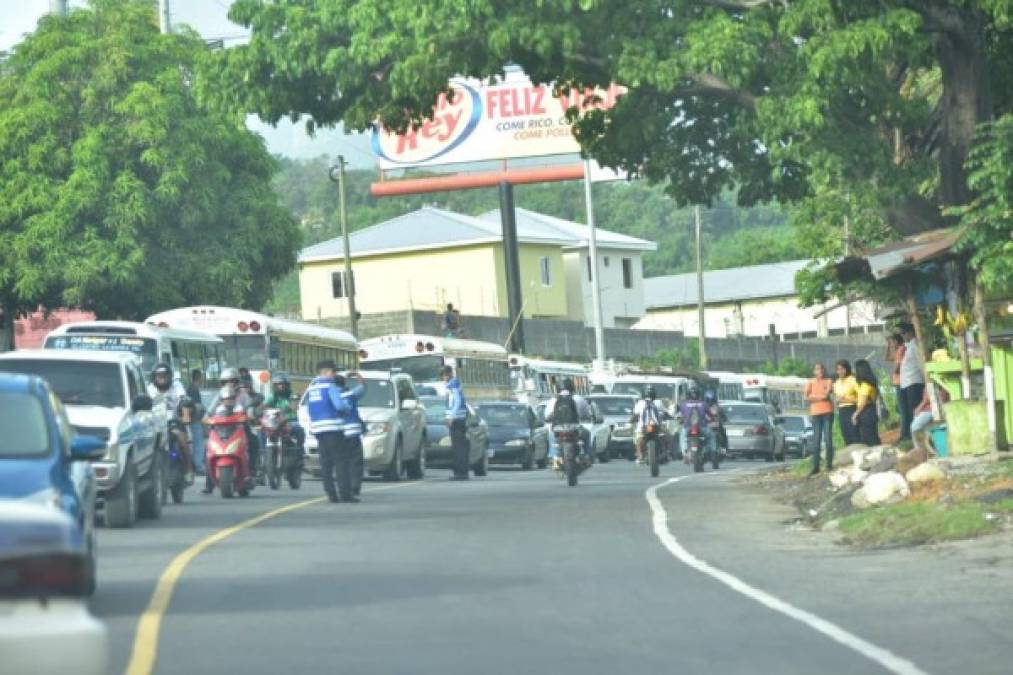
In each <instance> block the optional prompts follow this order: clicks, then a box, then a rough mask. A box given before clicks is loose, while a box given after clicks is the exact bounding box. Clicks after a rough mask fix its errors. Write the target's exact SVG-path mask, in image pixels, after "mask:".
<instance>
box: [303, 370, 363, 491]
mask: <svg viewBox="0 0 1013 675" xmlns="http://www.w3.org/2000/svg"><path fill="white" fill-rule="evenodd" d="M344 385H345V379H344V378H343V377H341V376H340V375H338V373H337V365H336V364H335V363H334V361H331V360H326V361H321V362H320V363H318V364H317V377H316V378H314V380H313V382H312V383H311V384H310V386H309V388H308V389H307V395H306V404H307V407H308V408H309V414H310V433H312V434H313V435H314V436H316V438H317V444H318V446H319V451H320V475H321V478H322V479H323V483H324V492H326V493H327V498H328V499H330V500H331V501H332V502H351V503H355V502H358V501H359V498H358V497H356V496H355V495H354V494H353V493H352V487H353V486H352V451H351V450H350V448H349V444H348V443H346V442H345V433H344V432H345V426H346V424H348V412H349V410H348V401H347V400H346V399H345V397H344V396H343V395H342V394H343V393H344ZM335 471H336V472H337V489H335V485H334V479H335Z"/></svg>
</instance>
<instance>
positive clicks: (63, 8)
mask: <svg viewBox="0 0 1013 675" xmlns="http://www.w3.org/2000/svg"><path fill="white" fill-rule="evenodd" d="M49 13H50V14H56V15H57V16H66V15H67V0H49Z"/></svg>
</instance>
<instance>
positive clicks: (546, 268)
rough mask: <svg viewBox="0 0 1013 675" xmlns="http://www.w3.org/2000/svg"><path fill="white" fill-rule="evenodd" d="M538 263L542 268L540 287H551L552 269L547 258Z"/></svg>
mask: <svg viewBox="0 0 1013 675" xmlns="http://www.w3.org/2000/svg"><path fill="white" fill-rule="evenodd" d="M539 262H540V263H541V268H542V286H551V285H552V268H551V267H550V264H549V259H548V258H547V257H543V258H542V259H541V260H540V261H539Z"/></svg>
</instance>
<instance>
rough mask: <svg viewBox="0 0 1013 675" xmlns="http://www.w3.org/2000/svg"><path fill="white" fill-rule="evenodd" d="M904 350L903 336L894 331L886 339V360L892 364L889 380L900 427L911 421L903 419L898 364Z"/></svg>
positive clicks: (902, 398) (903, 412)
mask: <svg viewBox="0 0 1013 675" xmlns="http://www.w3.org/2000/svg"><path fill="white" fill-rule="evenodd" d="M905 351H907V350H906V349H905V348H904V336H902V335H901V334H900V333H894V334H893V335H891V336H890V337H888V338H887V339H886V361H887V362H888V363H892V364H893V371H892V372H891V373H890V381H891V382H893V391H894V394H896V397H897V417H898V419H900V426H901V429H903V428H904V427H905V426H910V422H911V420H905V417H906V413H905V411H904V397H903V396H902V395H901V390H900V364H901V361H903V360H904V352H905ZM903 437H904V434H903V432H901V438H903Z"/></svg>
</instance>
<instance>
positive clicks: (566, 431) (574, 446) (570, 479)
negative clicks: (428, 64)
mask: <svg viewBox="0 0 1013 675" xmlns="http://www.w3.org/2000/svg"><path fill="white" fill-rule="evenodd" d="M581 428H582V427H581V425H579V424H560V425H557V426H553V427H552V433H553V434H554V435H555V437H556V444H557V445H558V446H559V456H560V457H561V458H562V465H561V467H560V469H561V470H562V475H563V476H565V477H566V484H567V485H569V486H570V487H574V486H576V485H577V476H579V475H580V474H581V472H582V471H584V469H586V468H587V466H588V464H587V461H586V460H585V458H584V456H583V454H582V453H581V452H580V431H581Z"/></svg>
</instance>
